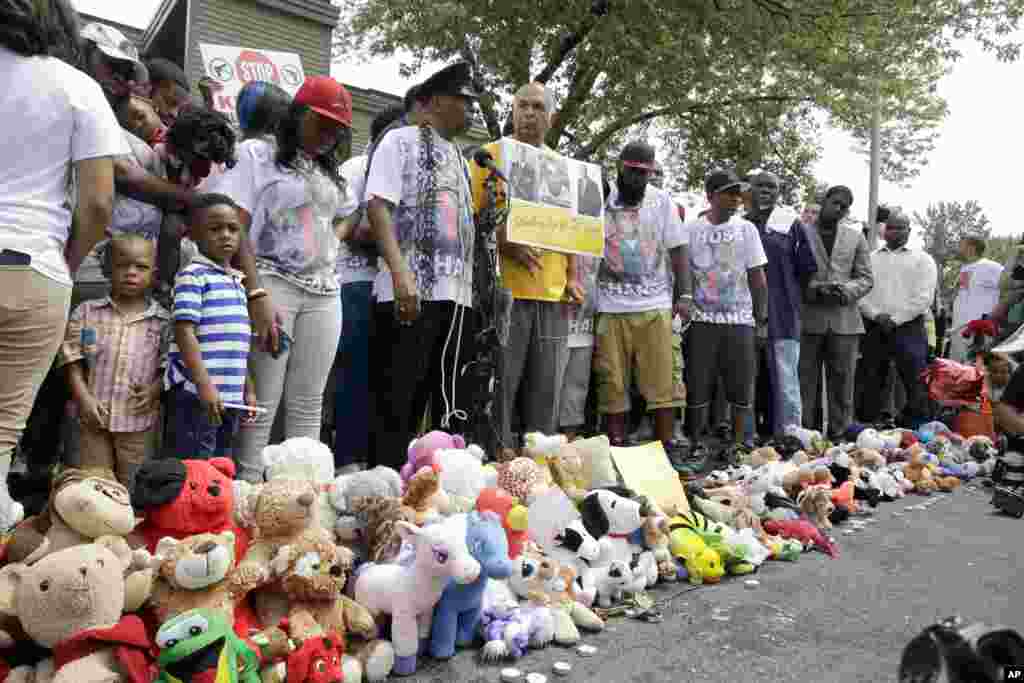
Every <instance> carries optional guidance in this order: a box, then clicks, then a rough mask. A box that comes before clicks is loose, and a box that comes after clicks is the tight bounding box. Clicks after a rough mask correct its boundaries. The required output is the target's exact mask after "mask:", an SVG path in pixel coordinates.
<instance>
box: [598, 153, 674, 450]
mask: <svg viewBox="0 0 1024 683" xmlns="http://www.w3.org/2000/svg"><path fill="white" fill-rule="evenodd" d="M656 169H657V166H656V162H655V160H654V149H653V148H652V147H651V146H650V145H648V144H647V143H645V142H631V143H629V144H628V145H626V147H625V148H624V149H623V150H622V153H621V154H620V155H619V174H618V179H617V181H616V182H615V183H613V184H612V187H611V193H610V194H609V196H608V200H607V202H606V203H605V247H604V261H603V262H602V263H601V266H600V268H599V270H598V275H597V312H598V320H597V329H596V344H595V349H594V379H595V381H596V383H597V401H598V411H599V412H600V413H601V414H603V415H604V416H605V420H606V424H607V431H608V438H609V439H610V440H611V442H612V445H615V446H621V445H624V443H625V440H626V411H627V409H628V408H627V406H628V404H627V396H626V392H627V391H628V390H629V378H631V377H632V378H635V380H636V384H637V386H638V388H639V390H640V393H641V395H643V397H644V399H645V400H646V402H647V407H648V409H649V410H651V411H653V413H654V433H655V438H657V439H659V440H660V441H661V442H662V444H664V445H665V447H666V450H668V451H669V455H670V456H671V457H674V456H675V454H677V453H678V452H679V451H680V450H681V447H682V444H680V443H677V442H675V441H673V438H672V431H673V430H672V426H673V417H674V412H675V409H676V408H678V407H681V405H682V401H679V400H678V399H677V397H676V392H675V386H674V382H673V379H672V317H673V313H675V314H676V315H679V316H680V318H682V320H683V322H686V320H688V318H689V315H690V303H691V301H692V300H693V296H692V294H691V291H692V288H691V286H692V282H691V280H690V273H689V268H688V256H687V246H686V245H687V240H686V234H685V232H684V231H683V223H682V221H680V220H679V213H678V211H677V209H676V205H675V202H674V201H673V200H672V198H671V197H670V196H669V195H668V193H667V192H664V191H662V190H659V189H657V188H656V187H653V186H649V183H650V180H651V178H652V176H653V175H654V173H655V171H656Z"/></svg>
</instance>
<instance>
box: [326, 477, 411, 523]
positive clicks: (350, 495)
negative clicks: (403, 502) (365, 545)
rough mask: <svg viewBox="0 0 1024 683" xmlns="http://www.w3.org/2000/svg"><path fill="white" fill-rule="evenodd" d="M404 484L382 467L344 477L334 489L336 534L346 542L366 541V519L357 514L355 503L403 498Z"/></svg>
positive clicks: (332, 488)
mask: <svg viewBox="0 0 1024 683" xmlns="http://www.w3.org/2000/svg"><path fill="white" fill-rule="evenodd" d="M402 490H403V483H402V478H401V477H400V476H399V475H398V472H396V471H395V470H393V469H391V468H390V467H384V466H383V465H378V466H377V467H374V468H373V469H369V470H364V471H362V472H353V473H352V474H343V475H341V476H339V477H336V478H335V479H334V485H333V486H332V487H331V492H330V500H331V506H332V507H333V508H334V510H335V512H336V513H337V523H336V526H335V531H336V532H337V533H338V537H339V538H340V539H341V540H342V541H346V542H358V541H360V540H363V538H362V535H361V534H363V533H365V531H366V519H365V518H363V517H361V516H359V515H358V514H356V513H355V512H354V511H353V501H355V500H356V499H360V498H362V499H366V498H397V499H399V500H400V499H401V498H402Z"/></svg>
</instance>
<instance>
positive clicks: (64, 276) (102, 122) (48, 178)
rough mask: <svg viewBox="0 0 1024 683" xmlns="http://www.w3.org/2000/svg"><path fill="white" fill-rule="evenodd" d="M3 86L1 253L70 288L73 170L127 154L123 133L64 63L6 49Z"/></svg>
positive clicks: (0, 60)
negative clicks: (25, 259)
mask: <svg viewBox="0 0 1024 683" xmlns="http://www.w3.org/2000/svg"><path fill="white" fill-rule="evenodd" d="M0 83H3V88H2V89H0V156H2V158H3V162H2V163H0V250H2V249H12V250H15V251H20V252H23V253H27V254H29V255H30V256H31V257H32V266H31V267H32V269H33V270H35V271H37V272H39V273H40V274H42V275H45V276H46V277H49V278H51V279H53V280H56V281H57V282H60V283H62V284H65V285H68V286H70V285H71V277H70V274H69V273H68V266H67V262H66V261H65V259H64V248H65V245H66V243H67V241H68V237H69V232H70V228H71V213H72V205H73V202H74V197H73V195H72V193H71V177H72V170H73V167H72V164H73V163H75V162H78V161H83V160H85V159H95V158H99V157H114V156H118V155H121V154H127V153H128V149H127V147H126V145H125V142H124V139H123V138H122V136H121V126H120V125H118V123H117V119H116V118H115V117H114V112H113V111H111V109H110V105H109V104H108V103H107V99H106V97H105V96H104V95H103V91H102V90H101V89H100V86H99V85H98V84H97V83H96V81H94V80H92V79H91V78H89V77H88V76H87V75H86V74H84V73H83V72H81V71H79V70H78V69H75V68H74V67H72V66H69V65H68V64H65V63H64V62H62V61H60V60H59V59H55V58H53V57H22V56H20V55H17V54H15V53H14V52H11V51H10V50H8V49H6V48H4V47H0Z"/></svg>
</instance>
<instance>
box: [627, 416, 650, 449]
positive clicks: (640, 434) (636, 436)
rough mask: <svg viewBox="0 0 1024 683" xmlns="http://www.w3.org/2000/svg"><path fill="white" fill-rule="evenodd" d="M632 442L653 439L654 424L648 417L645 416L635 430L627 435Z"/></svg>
mask: <svg viewBox="0 0 1024 683" xmlns="http://www.w3.org/2000/svg"><path fill="white" fill-rule="evenodd" d="M629 440H630V441H631V442H632V443H647V442H648V441H653V440H654V425H653V424H652V423H651V420H650V418H647V417H645V418H644V419H643V420H642V421H641V422H640V426H639V427H637V429H636V431H635V432H633V433H632V434H630V435H629Z"/></svg>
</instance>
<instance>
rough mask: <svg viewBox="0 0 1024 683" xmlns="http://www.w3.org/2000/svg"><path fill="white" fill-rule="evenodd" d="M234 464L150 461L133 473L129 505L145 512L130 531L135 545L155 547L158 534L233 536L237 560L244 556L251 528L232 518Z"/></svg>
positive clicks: (225, 461) (213, 460)
mask: <svg viewBox="0 0 1024 683" xmlns="http://www.w3.org/2000/svg"><path fill="white" fill-rule="evenodd" d="M234 476H235V463H234V462H232V461H231V459H230V458H210V459H209V460H176V459H173V458H164V459H158V460H149V461H147V462H145V463H143V464H142V466H141V467H140V468H139V469H138V471H137V472H136V473H135V482H134V485H133V486H132V496H131V499H132V507H134V508H135V510H136V511H139V512H141V513H142V514H143V516H144V521H143V522H142V523H141V524H139V526H137V527H135V531H133V532H132V534H131V535H130V536H129V542H130V543H132V544H133V545H141V546H144V547H145V548H146V549H148V550H149V552H151V553H154V552H156V546H157V544H158V543H159V542H160V539H162V538H164V537H165V536H170V537H172V538H176V539H178V540H182V539H184V538H187V537H189V536H194V535H195V534H204V533H210V534H219V533H221V532H222V531H231V532H232V533H234V535H235V558H236V561H237V560H239V559H240V558H242V557H244V556H245V553H246V550H247V549H248V547H249V533H248V531H246V529H244V528H243V527H242V526H241V525H239V524H238V523H236V505H238V502H237V501H236V498H235V488H234V486H233V482H232V479H233V478H234Z"/></svg>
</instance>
